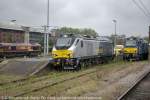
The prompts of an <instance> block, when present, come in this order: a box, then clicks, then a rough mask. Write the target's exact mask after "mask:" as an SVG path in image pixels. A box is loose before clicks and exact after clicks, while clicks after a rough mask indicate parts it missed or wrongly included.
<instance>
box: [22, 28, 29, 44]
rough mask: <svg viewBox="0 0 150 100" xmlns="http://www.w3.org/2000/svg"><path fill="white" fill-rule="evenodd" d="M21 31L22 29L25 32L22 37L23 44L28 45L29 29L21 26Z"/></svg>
mask: <svg viewBox="0 0 150 100" xmlns="http://www.w3.org/2000/svg"><path fill="white" fill-rule="evenodd" d="M22 29H23V30H24V32H25V35H24V43H29V41H30V39H29V31H30V27H25V26H22Z"/></svg>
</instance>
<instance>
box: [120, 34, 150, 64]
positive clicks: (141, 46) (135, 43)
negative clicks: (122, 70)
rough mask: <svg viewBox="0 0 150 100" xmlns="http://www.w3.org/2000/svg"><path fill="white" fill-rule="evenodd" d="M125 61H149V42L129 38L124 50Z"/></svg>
mask: <svg viewBox="0 0 150 100" xmlns="http://www.w3.org/2000/svg"><path fill="white" fill-rule="evenodd" d="M123 59H124V60H127V61H129V60H146V59H148V42H147V41H145V40H144V39H141V38H135V37H130V38H127V39H126V42H125V47H124V50H123Z"/></svg>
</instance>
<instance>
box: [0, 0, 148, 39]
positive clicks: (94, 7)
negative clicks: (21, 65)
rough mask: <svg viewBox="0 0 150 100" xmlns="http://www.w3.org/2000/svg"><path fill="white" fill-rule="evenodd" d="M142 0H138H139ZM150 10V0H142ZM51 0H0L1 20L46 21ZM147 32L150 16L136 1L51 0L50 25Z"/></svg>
mask: <svg viewBox="0 0 150 100" xmlns="http://www.w3.org/2000/svg"><path fill="white" fill-rule="evenodd" d="M136 1H138V0H136ZM142 1H143V3H144V4H145V5H146V7H147V8H148V10H149V11H150V6H149V5H150V0H142ZM46 3H47V0H0V21H1V22H8V21H9V20H11V19H16V20H17V23H19V24H24V25H30V26H41V25H44V24H46V5H47V4H46ZM113 19H116V20H117V33H118V34H127V35H131V34H133V35H141V36H143V35H147V34H148V26H149V25H150V17H149V19H148V18H147V17H146V16H145V15H144V14H143V13H142V11H140V9H139V8H138V7H137V6H136V5H135V4H134V3H133V1H132V0H50V25H52V26H68V27H75V28H92V29H94V30H96V32H98V33H99V34H100V35H110V34H112V33H114V23H113V21H112V20H113Z"/></svg>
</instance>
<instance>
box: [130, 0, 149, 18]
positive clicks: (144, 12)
mask: <svg viewBox="0 0 150 100" xmlns="http://www.w3.org/2000/svg"><path fill="white" fill-rule="evenodd" d="M132 1H133V3H134V4H135V5H136V6H137V7H138V8H139V9H140V10H141V11H142V12H143V14H144V15H145V16H146V17H148V18H149V17H150V16H149V15H148V14H147V13H146V11H145V10H144V9H143V8H142V7H141V6H140V5H139V4H138V3H137V2H136V1H135V0H132Z"/></svg>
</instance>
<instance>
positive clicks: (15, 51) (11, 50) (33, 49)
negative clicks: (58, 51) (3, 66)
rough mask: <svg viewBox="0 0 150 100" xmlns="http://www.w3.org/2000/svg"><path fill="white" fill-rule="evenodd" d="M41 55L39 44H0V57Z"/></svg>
mask: <svg viewBox="0 0 150 100" xmlns="http://www.w3.org/2000/svg"><path fill="white" fill-rule="evenodd" d="M40 53H41V45H40V44H30V43H28V44H26V43H0V57H1V58H2V57H15V56H38V55H39V54H40Z"/></svg>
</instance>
